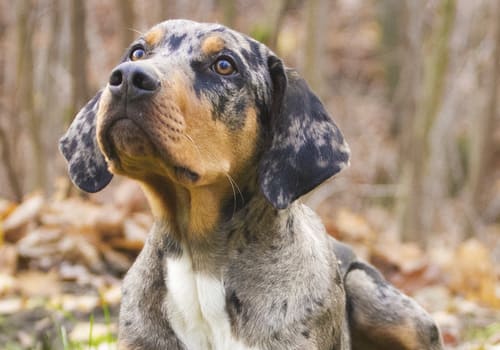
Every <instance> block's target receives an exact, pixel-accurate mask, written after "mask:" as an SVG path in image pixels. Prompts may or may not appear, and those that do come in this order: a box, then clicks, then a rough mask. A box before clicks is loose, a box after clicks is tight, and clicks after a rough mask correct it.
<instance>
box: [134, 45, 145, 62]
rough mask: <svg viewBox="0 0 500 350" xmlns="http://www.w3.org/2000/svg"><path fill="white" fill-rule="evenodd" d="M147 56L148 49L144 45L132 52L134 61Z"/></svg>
mask: <svg viewBox="0 0 500 350" xmlns="http://www.w3.org/2000/svg"><path fill="white" fill-rule="evenodd" d="M144 57H146V51H145V50H144V49H143V48H142V47H137V48H135V49H133V50H132V52H131V53H130V59H131V60H132V61H138V60H140V59H143V58H144Z"/></svg>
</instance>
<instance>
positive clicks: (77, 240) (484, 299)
mask: <svg viewBox="0 0 500 350" xmlns="http://www.w3.org/2000/svg"><path fill="white" fill-rule="evenodd" d="M56 197H57V196H56ZM105 197H106V196H101V197H98V198H92V199H81V198H78V197H72V198H69V199H57V198H54V199H51V200H44V199H43V197H42V196H40V195H37V194H34V195H32V196H30V197H29V198H27V199H26V200H25V201H24V202H23V203H21V204H19V205H15V204H13V203H11V202H8V201H0V223H1V226H0V227H1V228H2V229H1V230H0V239H1V240H0V242H1V243H0V344H2V346H0V348H1V349H8V350H18V349H19V350H21V349H114V348H116V331H117V325H116V321H117V314H118V308H119V302H120V283H121V278H122V277H123V274H124V273H125V272H126V270H127V269H128V268H129V266H130V265H131V263H132V262H133V260H134V258H135V257H136V255H137V254H138V252H139V251H140V249H141V247H142V245H143V242H144V239H145V238H146V236H147V232H148V229H149V226H150V225H151V217H150V216H149V214H148V210H147V206H146V204H145V202H144V199H143V198H142V195H141V194H140V192H139V191H138V190H137V188H136V187H135V185H133V184H132V183H131V182H129V181H123V182H121V183H120V184H119V185H118V186H117V187H116V188H115V190H113V194H112V196H111V197H112V200H109V202H106V201H102V198H105ZM324 211H325V208H324V207H323V208H322V209H321V210H320V213H322V217H323V220H324V222H325V225H326V228H327V230H328V232H329V233H330V234H332V235H333V236H335V237H337V238H339V239H341V240H342V241H344V242H347V243H349V244H351V245H352V246H353V247H354V248H355V249H356V251H357V253H358V254H359V255H361V256H362V257H364V258H365V259H367V260H369V261H370V262H371V263H373V264H374V265H375V266H377V267H378V268H379V269H380V270H381V271H382V272H383V273H384V275H385V276H386V278H387V279H388V280H389V281H391V282H392V283H394V284H395V285H396V286H398V287H400V288H401V289H403V290H404V291H405V292H406V293H408V294H410V295H411V296H412V297H414V298H415V299H416V300H417V301H418V302H419V303H421V304H422V305H423V306H424V307H425V308H426V309H427V310H428V311H429V312H431V313H432V315H433V316H434V318H435V319H436V321H437V322H438V324H439V326H440V328H441V332H442V336H443V339H444V341H445V344H446V346H447V348H449V349H472V350H483V349H500V298H499V297H498V293H499V290H500V283H499V278H498V277H499V271H498V266H495V264H494V262H493V259H492V255H491V253H490V250H489V249H488V247H487V246H486V245H485V244H484V243H481V242H480V241H478V240H468V241H466V242H464V243H462V244H460V245H459V246H457V247H456V248H451V247H449V246H447V245H446V244H445V243H443V242H439V241H436V242H435V243H434V244H433V245H432V247H431V248H430V249H426V250H425V251H424V250H423V249H421V248H419V247H418V246H417V245H415V244H403V243H400V242H398V241H397V240H394V239H391V238H390V237H388V236H383V235H381V234H380V233H378V232H376V231H375V230H374V229H373V226H372V225H371V224H370V222H369V220H367V219H366V218H365V217H363V216H361V215H359V214H356V213H354V212H352V211H350V210H349V209H345V208H340V209H338V210H335V212H334V213H333V215H332V214H330V215H324Z"/></svg>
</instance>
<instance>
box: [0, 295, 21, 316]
mask: <svg viewBox="0 0 500 350" xmlns="http://www.w3.org/2000/svg"><path fill="white" fill-rule="evenodd" d="M22 309H23V300H22V299H21V298H8V299H0V315H12V314H15V313H16V312H19V311H21V310H22Z"/></svg>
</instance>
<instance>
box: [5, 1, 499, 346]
mask: <svg viewBox="0 0 500 350" xmlns="http://www.w3.org/2000/svg"><path fill="white" fill-rule="evenodd" d="M168 18H188V19H192V20H197V21H203V22H219V23H223V24H226V25H228V26H230V27H232V28H234V29H237V30H239V31H241V32H243V33H246V34H248V35H250V36H252V37H254V38H255V39H257V40H259V41H262V42H264V43H266V44H267V45H268V46H269V47H271V48H272V49H273V50H274V51H275V52H277V53H278V55H280V56H281V57H282V58H283V59H284V61H285V62H286V64H287V65H288V66H291V67H295V68H296V69H297V70H298V71H299V72H300V74H301V75H302V76H303V77H305V78H306V80H307V81H308V82H309V84H310V85H311V87H312V88H313V90H314V91H316V92H317V93H318V95H319V96H321V98H322V100H323V101H324V103H325V105H326V106H327V109H328V110H329V112H330V113H331V115H332V116H333V118H334V119H335V121H336V122H337V124H338V125H339V126H340V128H341V129H342V131H343V133H344V135H345V137H346V139H347V141H348V142H349V144H350V147H351V150H352V157H351V166H350V168H349V169H348V170H345V171H343V172H342V173H341V174H340V175H338V176H337V177H335V178H334V179H332V180H330V181H328V183H326V184H324V185H323V186H322V187H320V188H319V189H317V190H316V191H314V192H313V193H311V194H309V195H308V196H307V197H306V198H305V199H304V201H305V202H306V203H308V204H309V205H310V206H311V207H313V209H315V210H316V211H318V212H319V213H320V215H321V216H322V218H323V220H324V222H325V225H326V227H327V230H328V231H329V233H331V234H332V235H333V236H335V237H337V238H339V239H341V240H343V241H345V242H348V243H350V244H352V245H353V246H354V247H355V249H356V251H357V252H358V254H359V255H360V256H362V257H363V258H364V259H367V260H369V261H371V262H372V263H373V264H375V265H376V266H377V267H378V268H379V269H381V271H382V272H383V273H384V275H385V276H386V278H388V279H389V280H390V281H391V282H392V283H394V284H396V285H397V286H398V287H400V288H402V289H403V290H405V292H407V293H409V294H411V295H412V296H414V297H415V298H417V300H419V302H421V303H422V304H423V305H424V306H425V307H426V308H427V309H428V310H430V311H431V312H432V313H433V315H434V316H435V317H436V319H437V320H438V323H439V324H440V326H441V328H442V332H443V337H444V338H445V342H446V344H447V346H449V347H450V348H457V349H459V348H460V349H498V348H500V322H499V320H500V317H499V314H498V311H496V310H498V309H499V308H500V281H499V276H500V267H499V265H500V147H499V145H500V124H499V119H500V117H499V106H497V104H498V103H497V100H498V95H499V91H498V87H499V84H500V21H499V18H500V2H499V1H495V0H477V1H468V0H309V1H307V0H277V1H264V0H252V1H250V0H238V1H227V0H206V1H202V2H196V1H182V0H145V1H138V0H86V1H83V0H71V1H63V0H19V1H15V2H13V1H8V0H0V154H1V163H0V344H2V343H3V344H8V346H9V347H8V349H31V348H36V349H39V348H40V349H41V348H43V349H52V348H63V349H69V348H71V349H72V348H80V347H79V346H82V348H87V346H88V344H89V343H91V344H92V346H95V347H102V348H110V347H111V348H112V347H113V346H114V335H115V333H116V326H115V324H114V322H115V319H116V311H117V304H118V302H119V283H120V282H119V281H120V279H121V277H122V276H123V273H124V272H125V271H126V270H127V269H128V267H129V266H130V264H131V262H132V261H133V259H134V258H135V256H136V254H137V253H138V251H139V250H140V248H141V247H142V243H143V241H144V238H145V236H146V235H147V230H148V227H149V225H150V224H151V218H150V216H149V211H148V208H147V204H146V203H145V202H144V199H143V197H142V195H141V193H140V191H138V190H137V188H136V187H135V185H134V184H132V183H130V182H129V181H127V180H124V179H116V178H115V180H114V181H113V183H112V186H110V187H109V188H107V189H106V190H105V191H103V192H101V193H99V194H96V195H91V196H85V195H82V194H80V193H78V192H77V191H76V190H75V189H74V188H72V185H71V184H70V183H69V180H68V178H67V174H66V164H65V162H64V160H63V158H62V156H61V155H60V154H59V151H58V149H57V145H58V139H59V138H60V137H61V135H62V134H63V133H64V131H65V129H66V128H67V126H68V125H69V123H70V122H71V120H72V118H73V117H74V115H75V114H76V112H78V110H79V109H80V108H81V107H82V106H83V105H84V104H85V103H86V101H87V100H89V99H90V98H91V97H92V96H93V94H94V93H95V92H96V91H97V90H98V89H99V88H100V87H102V86H104V85H105V84H106V82H107V78H108V76H109V72H110V71H111V69H112V68H113V67H114V66H115V65H116V64H117V63H118V62H119V60H120V57H121V56H122V54H123V53H124V52H125V48H126V47H128V45H129V44H130V42H132V41H133V40H134V39H135V38H136V37H138V36H139V35H140V33H141V32H145V31H147V29H148V28H149V27H151V26H152V25H154V24H155V23H157V22H159V21H162V20H164V19H168ZM42 285H43V286H47V287H44V288H40V286H42ZM42 289H43V290H42ZM68 315H69V316H68ZM94 316H95V317H96V319H95V321H94ZM78 327H80V328H78ZM99 327H101V328H99ZM79 332H80V333H79ZM93 332H95V334H97V333H98V332H101V333H102V334H101V333H99V334H101V335H100V338H99V337H93V336H90V337H89V333H90V334H92V333H93ZM82 334H83V335H82ZM102 339H104V340H105V341H102ZM82 344H86V345H82ZM6 346H7V345H6ZM106 346H107V347H106ZM0 348H1V346H0Z"/></svg>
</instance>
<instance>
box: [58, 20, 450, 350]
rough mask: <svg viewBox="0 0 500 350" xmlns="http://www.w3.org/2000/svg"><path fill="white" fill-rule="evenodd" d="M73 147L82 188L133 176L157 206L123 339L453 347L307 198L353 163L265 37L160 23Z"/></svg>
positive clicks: (128, 289) (252, 348) (130, 294)
mask: <svg viewBox="0 0 500 350" xmlns="http://www.w3.org/2000/svg"><path fill="white" fill-rule="evenodd" d="M137 50H139V51H137ZM219 60H223V62H222V66H223V67H225V68H229V69H228V70H227V74H226V71H222V72H221V71H218V70H217V69H215V68H214V67H216V66H215V64H216V63H217V62H218V61H219ZM222 73H224V74H222ZM61 151H62V153H63V155H64V156H65V157H66V159H67V160H68V164H69V173H70V176H71V178H72V180H73V182H74V183H75V184H76V185H77V186H79V187H80V188H82V189H83V190H86V191H89V192H94V191H98V190H100V189H101V188H103V187H104V186H106V185H107V183H108V182H109V181H110V180H111V177H112V175H111V174H120V175H125V176H128V177H130V178H133V179H135V180H137V181H138V182H139V184H140V185H141V186H142V188H143V190H144V192H145V194H146V196H147V197H148V200H149V202H150V206H151V209H152V211H153V215H154V218H155V224H154V226H153V228H152V229H151V232H150V234H149V237H148V239H147V242H146V244H145V246H144V248H143V250H142V251H141V253H140V255H139V257H138V258H137V260H136V261H135V263H134V265H133V266H132V267H131V269H130V270H129V272H128V273H127V275H126V277H125V280H124V283H123V299H122V305H121V310H120V325H119V338H120V347H121V348H122V349H137V350H139V349H144V350H145V349H148V350H154V349H171V350H229V349H231V350H234V349H236V350H238V349H239V350H264V349H266V350H271V349H272V350H285V349H286V350H290V349H297V350H298V349H311V350H314V349H316V350H332V349H334V350H347V349H351V348H353V349H358V350H360V349H378V348H380V349H382V348H384V347H385V348H386V349H389V348H390V349H408V350H409V349H433V350H438V349H441V343H440V337H439V332H438V330H437V328H436V327H435V325H434V323H433V321H432V320H431V319H430V317H429V316H428V315H427V314H426V313H425V312H424V311H423V310H422V309H421V308H420V307H419V306H418V305H417V304H416V303H415V302H413V301H412V300H411V299H409V298H407V297H406V296H404V295H403V294H401V293H400V292H399V291H397V290H396V289H394V288H393V287H391V286H390V285H389V284H387V282H385V280H384V279H383V278H382V277H381V276H380V275H379V274H378V272H377V271H376V270H374V269H373V268H372V267H371V266H369V265H368V264H365V263H363V262H361V261H358V259H357V258H356V256H355V255H354V254H353V252H352V251H351V249H350V248H349V247H348V246H346V245H343V244H341V243H339V242H337V241H335V240H334V239H333V238H331V237H329V236H328V235H327V233H326V232H325V229H324V227H323V225H322V224H321V222H320V220H319V218H318V217H317V216H316V215H315V214H314V213H313V212H312V211H311V210H310V209H309V208H307V207H306V206H304V205H302V204H300V203H299V202H298V201H297V199H298V198H299V197H300V196H302V195H303V194H305V193H307V192H309V191H310V190H312V189H313V188H315V187H316V186H318V185H319V184H321V183H322V182H323V181H325V180H326V179H328V178H330V177H332V176H333V175H335V174H336V173H338V172H339V171H340V170H342V169H343V168H344V167H345V166H347V164H348V159H349V148H348V146H347V144H346V142H345V141H344V138H343V136H342V133H341V132H340V130H339V129H338V127H337V126H336V125H335V123H334V122H333V120H332V119H331V117H330V116H329V115H328V113H327V111H326V110H325V108H324V106H323V104H322V103H321V101H320V100H319V99H318V97H317V96H316V95H315V94H314V93H313V92H312V91H311V90H310V88H309V87H308V85H307V84H306V82H305V81H304V80H303V79H302V78H301V77H300V76H299V75H298V73H297V72H295V71H294V70H291V69H288V68H286V67H285V66H284V65H283V62H282V61H281V59H280V58H278V57H277V56H276V55H275V54H274V53H273V52H272V51H270V50H269V49H268V48H267V47H265V46H264V45H262V44H261V43H259V42H257V41H255V40H253V39H251V38H249V37H247V36H245V35H242V34H240V33H238V32H235V31H232V30H230V29H228V28H226V27H224V26H221V25H219V24H207V23H196V22H191V21H186V20H173V21H166V22H163V23H160V24H159V25H157V26H155V27H153V28H152V29H151V30H150V31H148V32H147V33H146V34H144V36H143V37H141V38H139V39H138V40H137V41H136V42H134V43H133V44H132V45H131V46H130V48H129V49H128V50H127V53H126V54H125V55H124V57H123V59H122V62H121V63H120V64H119V65H118V66H117V67H116V68H115V69H114V70H113V71H112V73H111V76H110V79H109V83H108V85H107V86H106V87H105V88H104V90H103V91H102V92H99V93H98V94H97V95H96V96H95V97H94V98H93V99H92V100H91V101H90V102H89V104H87V106H85V107H84V108H83V109H82V111H80V113H79V114H78V115H77V116H76V118H75V121H74V122H73V124H72V125H71V126H70V128H69V130H68V132H67V134H66V135H65V136H64V137H63V138H62V140H61Z"/></svg>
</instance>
